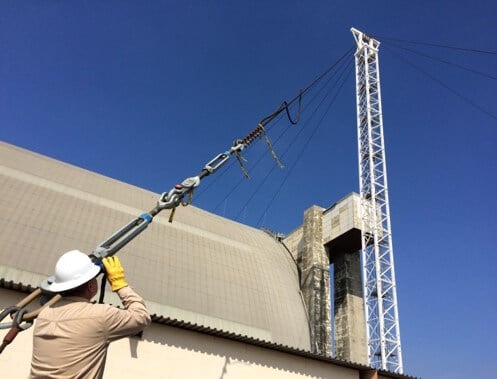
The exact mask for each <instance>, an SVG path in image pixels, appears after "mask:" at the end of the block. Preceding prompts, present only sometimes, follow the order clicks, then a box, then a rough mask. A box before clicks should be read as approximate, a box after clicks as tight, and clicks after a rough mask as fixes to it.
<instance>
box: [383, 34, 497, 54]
mask: <svg viewBox="0 0 497 379" xmlns="http://www.w3.org/2000/svg"><path fill="white" fill-rule="evenodd" d="M374 38H375V39H380V40H381V41H382V42H383V41H397V42H405V43H411V44H414V45H424V46H433V47H442V48H445V49H452V50H459V51H467V52H472V53H480V54H491V55H497V51H489V50H479V49H469V48H464V47H458V46H449V45H442V44H437V43H428V42H420V41H410V40H405V39H399V38H392V37H385V36H383V37H382V36H375V37H374Z"/></svg>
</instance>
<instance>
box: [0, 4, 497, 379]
mask: <svg viewBox="0 0 497 379" xmlns="http://www.w3.org/2000/svg"><path fill="white" fill-rule="evenodd" d="M145 4H146V5H144V2H132V1H84V2H78V3H76V2H61V1H22V2H20V1H1V2H0V52H1V59H0V138H1V139H2V140H3V141H6V142H9V143H12V144H15V145H18V146H21V147H24V148H27V149H30V150H33V151H35V152H39V153H41V154H45V155H48V156H50V157H53V158H56V159H60V160H62V161H65V162H68V163H71V164H74V165H77V166H80V167H84V168H86V169H89V170H91V171H96V172H98V173H101V174H103V175H106V176H110V177H112V178H115V179H118V180H122V181H124V182H128V183H131V184H134V185H137V186H139V187H143V188H146V189H149V190H152V191H155V192H158V193H159V192H163V191H167V190H169V189H170V188H171V187H172V186H173V185H174V184H175V183H177V182H181V181H182V180H183V179H184V178H186V177H189V176H194V175H196V174H197V173H198V172H199V171H200V169H201V168H202V167H203V165H204V164H205V163H207V162H208V161H209V160H210V159H212V158H213V157H214V156H216V155H217V154H218V153H221V152H223V151H225V150H226V149H227V148H229V147H230V145H231V143H232V142H233V140H235V139H237V138H241V137H244V136H245V135H246V134H247V133H248V132H249V131H251V130H252V129H253V128H255V126H256V125H257V123H258V122H259V121H260V120H261V119H262V118H263V117H265V116H266V115H268V114H270V113H272V112H273V111H274V110H275V109H276V107H277V106H279V104H280V103H281V102H282V101H283V100H285V99H286V100H290V99H292V98H294V97H295V96H296V95H297V94H298V91H299V89H301V88H304V87H305V86H306V85H307V84H309V83H310V82H311V81H312V80H313V79H314V78H315V77H316V76H317V75H319V74H320V73H321V72H323V71H324V70H325V69H326V68H327V67H329V66H330V65H332V64H333V63H334V62H336V61H337V60H338V58H339V57H340V56H342V55H343V54H344V53H345V52H346V51H347V50H348V49H349V48H351V47H353V46H354V41H353V38H352V35H351V33H350V28H351V27H356V28H358V29H360V30H362V31H364V32H366V33H368V34H371V35H374V36H378V39H379V40H380V41H381V42H382V45H381V47H380V70H381V80H382V95H383V116H384V129H385V140H386V154H387V166H388V178H389V187H390V206H391V219H392V230H393V242H394V251H395V263H396V275H397V285H398V300H399V313H400V326H401V338H402V347H403V355H404V368H405V372H406V373H408V374H411V375H415V376H421V377H424V378H451V379H453V378H456V379H457V378H461V379H462V378H470V377H471V378H487V377H491V375H495V372H496V371H497V344H496V343H495V341H496V340H497V326H496V324H497V258H496V257H497V255H496V247H495V242H494V236H495V234H496V232H497V217H496V214H497V201H496V200H495V194H496V193H497V174H496V173H497V103H496V98H497V80H496V77H497V55H496V54H495V52H496V51H497V3H496V2H495V1H490V0H482V1H445V0H444V1H417V2H412V1H410V2H408V1H398V2H392V1H375V2H365V1H356V2H349V1H305V2H304V1H295V0H287V1H268V2H247V1H245V2H241V1H231V2H228V1H224V2H223V1H208V2H207V1H200V0H198V1H160V2H159V1H155V2H154V1H152V2H145ZM393 38H397V39H400V40H405V41H418V42H423V43H433V44H439V45H449V46H458V47H462V48H467V49H474V50H481V51H490V52H494V54H484V53H477V52H470V51H467V50H464V51H462V50H455V49H448V48H441V47H434V46H431V47H430V46H426V45H420V44H407V42H399V41H394V40H393ZM405 48H408V49H412V50H415V51H416V52H417V54H414V53H411V52H409V51H407V50H404V49H405ZM420 53H422V54H425V55H428V56H429V57H431V58H427V57H426V56H423V55H420ZM434 58H437V59H439V60H436V59H434ZM440 60H442V61H445V62H449V63H444V62H442V61H440ZM351 62H352V54H349V55H348V56H347V58H344V60H343V61H342V64H341V65H338V66H337V68H336V70H334V71H333V72H335V71H336V72H337V74H336V76H335V77H331V79H329V82H326V80H327V79H326V80H323V81H321V82H320V86H322V87H319V88H322V90H320V91H318V87H316V90H315V91H314V92H313V91H309V93H308V94H306V96H305V97H304V101H303V112H302V120H301V122H300V123H299V124H298V125H296V126H290V125H289V123H288V122H287V120H286V119H285V118H282V119H281V120H280V121H278V122H277V123H274V124H271V129H270V130H268V133H269V136H270V137H271V139H272V141H273V143H274V148H275V151H276V153H277V154H278V155H279V156H280V158H281V160H282V162H283V163H284V164H285V169H283V170H280V169H279V168H277V169H273V167H274V161H273V160H272V158H271V156H270V154H268V153H267V148H266V145H265V142H264V141H261V142H257V143H254V144H253V145H252V146H251V147H250V149H247V150H246V152H245V154H244V155H245V158H246V159H247V162H246V166H247V168H248V169H249V172H250V176H251V178H250V180H245V179H243V174H242V172H241V170H240V169H239V167H238V165H237V163H236V161H235V160H234V159H233V160H232V162H231V163H230V164H227V165H226V166H225V167H223V169H222V170H220V171H219V172H218V173H216V174H215V175H213V176H212V177H207V178H205V180H204V181H203V182H202V184H201V187H200V188H199V189H198V191H197V192H196V196H195V197H194V199H193V202H194V204H195V205H196V206H199V207H201V208H203V209H206V210H208V211H212V212H215V213H217V214H220V215H224V216H226V217H229V218H232V219H235V220H237V221H239V222H242V223H246V224H248V225H252V226H264V227H268V228H271V229H273V230H276V231H280V232H284V233H287V232H290V231H291V230H292V229H293V228H295V227H297V226H299V225H300V224H301V222H302V215H303V212H304V210H305V209H307V208H308V207H310V206H311V205H313V204H317V205H320V206H322V207H328V206H330V205H331V204H333V203H334V202H335V201H337V200H339V199H340V198H342V197H343V196H345V195H347V194H348V193H350V192H352V191H358V169H357V138H356V115H355V92H354V91H355V86H354V73H353V72H352V71H351V70H352V66H350V65H351ZM455 65H459V66H464V67H465V68H466V69H461V68H460V67H456V66H455ZM340 70H342V71H340ZM340 73H342V74H340ZM340 75H341V76H340ZM326 94H327V95H328V96H326ZM320 99H323V103H322V106H318V104H319V101H320ZM332 100H333V101H332ZM292 114H294V115H295V114H296V109H295V108H292ZM153 206H154V204H151V207H150V208H153ZM178 211H181V209H179V210H178ZM120 226H121V225H116V229H117V228H118V227H120ZM103 237H105V236H103ZM95 242H96V243H97V242H98V241H95Z"/></svg>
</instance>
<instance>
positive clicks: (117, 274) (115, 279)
mask: <svg viewBox="0 0 497 379" xmlns="http://www.w3.org/2000/svg"><path fill="white" fill-rule="evenodd" d="M102 263H103V264H104V267H105V271H106V272H107V280H108V281H109V283H110V285H111V286H112V291H114V292H116V291H118V290H120V289H121V288H124V287H127V286H128V283H126V280H125V279H124V268H123V266H121V262H119V258H118V257H108V258H104V259H102Z"/></svg>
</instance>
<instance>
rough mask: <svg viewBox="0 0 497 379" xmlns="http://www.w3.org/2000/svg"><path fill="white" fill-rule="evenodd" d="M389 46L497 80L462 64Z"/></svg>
mask: <svg viewBox="0 0 497 379" xmlns="http://www.w3.org/2000/svg"><path fill="white" fill-rule="evenodd" d="M387 45H389V46H394V47H396V48H398V49H402V50H405V51H409V52H411V53H413V54H417V55H419V56H422V57H425V58H429V59H432V60H434V61H438V62H442V63H445V64H447V65H449V66H454V67H457V68H460V69H462V70H465V71H469V72H472V73H474V74H477V75H481V76H483V77H485V78H488V79H492V80H497V76H492V75H490V74H487V73H485V72H481V71H478V70H475V69H472V68H470V67H466V66H462V65H460V64H457V63H453V62H450V61H447V60H445V59H442V58H437V57H433V56H431V55H428V54H425V53H422V52H420V51H417V50H413V49H409V48H407V47H404V46H399V45H397V44H394V43H387Z"/></svg>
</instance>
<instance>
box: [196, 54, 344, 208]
mask: <svg viewBox="0 0 497 379" xmlns="http://www.w3.org/2000/svg"><path fill="white" fill-rule="evenodd" d="M352 50H353V47H351V48H349V49H348V50H347V51H346V52H345V53H344V54H343V55H342V56H341V57H340V58H338V60H337V61H335V63H333V64H332V65H331V66H329V67H328V68H327V69H326V70H325V71H324V72H323V73H321V74H320V75H319V76H318V77H316V78H315V79H314V80H313V81H312V82H311V83H310V84H308V85H307V86H306V87H305V88H304V89H302V90H300V91H299V94H298V95H297V96H295V97H294V98H293V99H292V100H290V101H289V102H287V101H283V103H282V104H281V105H280V106H279V107H278V108H277V110H276V111H274V112H273V113H271V114H270V115H269V116H266V117H264V118H263V119H262V120H261V121H260V122H259V124H260V125H262V126H263V127H265V126H266V125H267V124H268V123H270V122H271V121H273V120H274V119H275V118H276V117H278V116H279V115H280V114H281V112H283V110H285V111H286V115H287V118H288V120H289V121H290V123H291V124H292V125H295V124H296V123H298V121H299V120H300V114H301V110H302V97H303V95H304V94H305V93H307V92H308V91H309V90H310V89H311V88H313V87H314V86H315V85H316V84H318V83H319V82H320V81H321V80H322V79H323V78H324V77H325V76H326V75H327V74H328V73H329V72H330V71H331V70H333V69H334V68H335V67H336V66H337V65H338V64H339V63H340V62H341V61H342V60H343V59H344V58H345V57H347V56H350V53H351V52H352ZM297 100H298V101H299V104H298V112H297V116H296V117H295V118H294V119H292V117H291V115H290V110H289V107H290V106H291V105H292V104H293V103H294V102H295V101H297ZM269 129H271V125H270V126H269V127H267V128H266V131H268V130H269ZM231 166H232V164H231V162H230V167H231ZM225 172H226V171H224V172H223V175H224V173H225ZM223 175H218V176H217V177H216V178H215V179H214V181H212V182H211V185H210V186H208V187H205V189H203V190H202V192H201V193H200V194H198V195H197V198H198V197H199V196H201V195H202V194H203V193H205V192H206V190H207V189H208V188H210V187H211V186H212V185H213V183H214V182H217V181H218V180H219V179H220V177H221V176H223ZM239 185H240V183H238V184H237V185H236V186H235V188H237V187H238V186H239ZM231 192H232V191H230V193H229V194H231ZM229 194H228V195H227V196H229ZM224 200H226V197H225V198H224V199H223V201H224ZM221 203H222V202H221ZM221 203H220V204H221ZM220 204H218V205H217V206H216V208H215V209H217V208H218V207H219V205H220Z"/></svg>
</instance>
